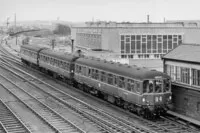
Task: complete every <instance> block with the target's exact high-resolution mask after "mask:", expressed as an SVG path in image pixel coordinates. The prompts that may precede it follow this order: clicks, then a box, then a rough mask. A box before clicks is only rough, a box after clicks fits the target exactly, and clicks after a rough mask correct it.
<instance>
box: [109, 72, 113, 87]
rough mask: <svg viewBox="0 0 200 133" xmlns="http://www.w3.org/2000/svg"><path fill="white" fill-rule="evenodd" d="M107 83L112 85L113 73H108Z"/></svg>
mask: <svg viewBox="0 0 200 133" xmlns="http://www.w3.org/2000/svg"><path fill="white" fill-rule="evenodd" d="M108 84H111V85H113V75H112V74H108Z"/></svg>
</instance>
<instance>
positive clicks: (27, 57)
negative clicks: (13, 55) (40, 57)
mask: <svg viewBox="0 0 200 133" xmlns="http://www.w3.org/2000/svg"><path fill="white" fill-rule="evenodd" d="M20 57H21V59H22V61H23V62H24V63H26V64H27V63H28V64H27V65H31V64H32V65H37V51H33V50H27V49H21V50H20Z"/></svg>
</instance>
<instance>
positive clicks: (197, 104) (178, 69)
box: [163, 44, 200, 121]
mask: <svg viewBox="0 0 200 133" xmlns="http://www.w3.org/2000/svg"><path fill="white" fill-rule="evenodd" d="M163 62H164V72H165V73H167V74H168V75H170V76H171V78H172V94H173V97H172V100H173V103H174V107H175V111H176V112H178V113H182V114H184V115H186V116H189V117H192V118H194V119H196V120H199V121H200V45H197V44H182V45H180V46H178V47H176V48H175V49H174V50H172V51H171V52H169V53H167V54H166V55H165V56H164V57H163Z"/></svg>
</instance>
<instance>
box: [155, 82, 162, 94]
mask: <svg viewBox="0 0 200 133" xmlns="http://www.w3.org/2000/svg"><path fill="white" fill-rule="evenodd" d="M161 92H162V80H160V79H157V80H155V93H161Z"/></svg>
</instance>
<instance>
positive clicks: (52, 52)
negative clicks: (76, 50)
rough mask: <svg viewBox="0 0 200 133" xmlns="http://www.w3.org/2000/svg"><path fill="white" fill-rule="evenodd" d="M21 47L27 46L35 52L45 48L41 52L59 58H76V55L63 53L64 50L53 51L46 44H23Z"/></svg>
mask: <svg viewBox="0 0 200 133" xmlns="http://www.w3.org/2000/svg"><path fill="white" fill-rule="evenodd" d="M21 48H25V49H28V50H32V51H35V52H37V51H39V50H41V49H43V50H42V51H40V53H42V54H44V55H47V56H51V57H54V58H57V59H62V60H67V61H71V60H72V59H73V58H74V56H73V55H71V54H67V53H62V52H55V51H52V50H51V49H49V48H47V47H44V46H38V45H22V46H21ZM45 48H46V49H45Z"/></svg>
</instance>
